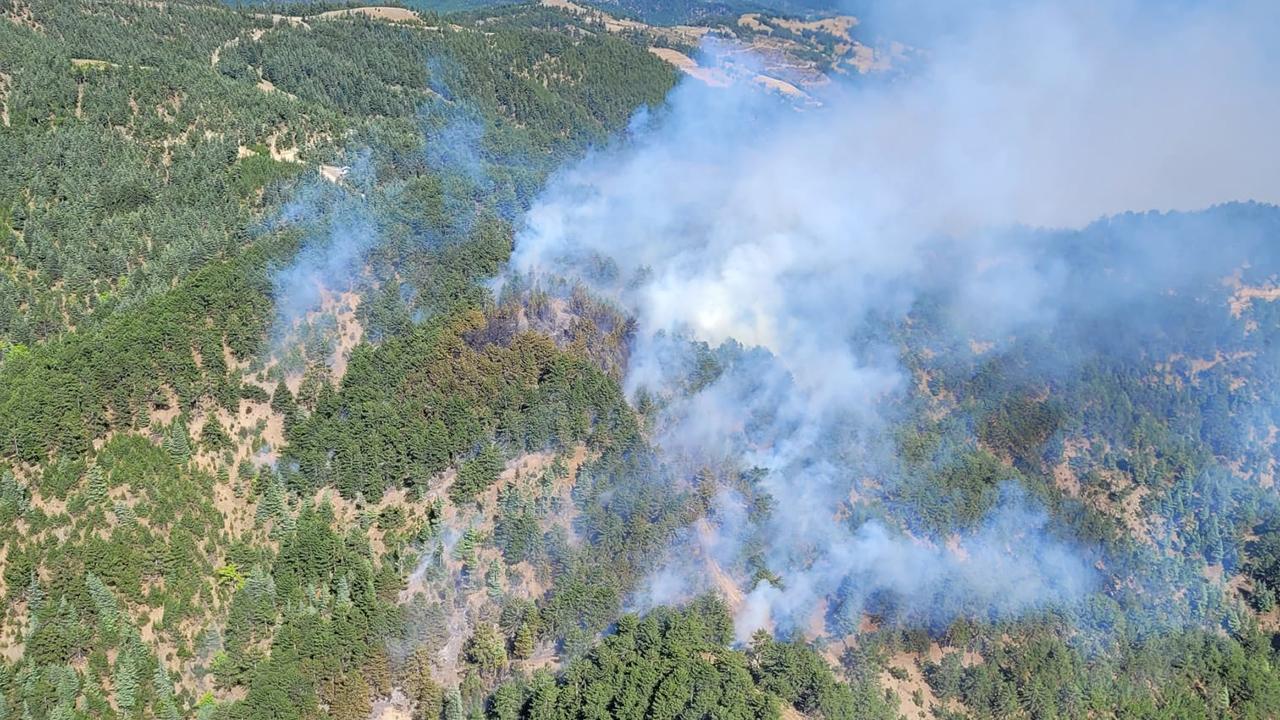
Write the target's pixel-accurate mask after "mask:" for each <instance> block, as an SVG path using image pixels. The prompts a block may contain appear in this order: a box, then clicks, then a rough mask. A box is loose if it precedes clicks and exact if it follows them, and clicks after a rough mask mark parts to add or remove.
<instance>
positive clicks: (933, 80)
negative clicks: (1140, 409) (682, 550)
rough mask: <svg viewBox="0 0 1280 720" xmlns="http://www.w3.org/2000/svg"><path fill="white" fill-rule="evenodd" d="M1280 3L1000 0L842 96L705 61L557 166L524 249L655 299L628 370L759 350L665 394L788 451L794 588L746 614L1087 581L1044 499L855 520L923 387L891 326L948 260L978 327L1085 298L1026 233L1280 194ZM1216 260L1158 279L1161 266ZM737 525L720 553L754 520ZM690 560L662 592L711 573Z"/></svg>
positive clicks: (786, 556)
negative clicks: (756, 86) (928, 535)
mask: <svg viewBox="0 0 1280 720" xmlns="http://www.w3.org/2000/svg"><path fill="white" fill-rule="evenodd" d="M910 7H913V8H918V9H921V10H924V11H928V10H931V8H925V7H922V6H919V5H911V6H910ZM893 19H899V18H892V19H886V21H885V22H884V23H883V24H882V26H881V27H883V28H885V30H884V31H885V32H892V31H893V28H894V27H895V25H894V23H893V22H891V21H890V20H893ZM935 19H936V18H935ZM1277 20H1280V10H1278V9H1277V8H1276V7H1275V6H1273V5H1269V4H1263V3H1227V4H1213V5H1209V4H1205V5H1198V4H1187V3H1182V4H1176V6H1175V7H1169V8H1164V7H1156V6H1155V5H1153V4H1149V3H1134V2H1128V3H1118V4H1116V3H1102V2H1090V1H1086V2H1066V1H1064V2H1038V3H1031V4H1017V5H1016V6H1000V7H997V6H995V5H986V6H980V7H978V8H975V10H974V14H973V16H971V17H968V18H966V19H965V21H963V22H956V23H946V22H931V23H925V24H921V25H919V27H924V28H927V32H925V33H924V34H923V35H922V36H917V37H913V38H912V40H913V41H914V42H917V43H920V42H924V43H928V44H927V45H925V46H924V49H925V51H926V52H925V60H924V61H923V62H922V65H921V66H920V67H918V68H914V69H913V70H912V71H911V72H910V73H909V74H908V75H907V76H905V77H901V78H898V79H896V80H894V81H892V82H885V83H874V82H866V83H863V84H853V85H850V84H840V83H837V84H836V86H835V87H834V88H833V89H831V90H830V92H828V93H826V94H825V95H824V97H823V98H822V100H823V103H824V105H823V107H822V108H820V109H817V110H805V111H797V110H796V109H794V108H792V107H791V106H789V105H787V104H785V103H783V102H780V101H778V100H777V98H772V97H769V96H767V95H764V94H761V93H759V92H754V91H752V90H750V89H745V88H742V87H733V88H728V89H725V88H708V87H706V86H704V85H701V84H699V83H697V82H694V81H690V80H688V79H686V81H685V82H684V83H683V84H682V85H681V86H680V87H679V88H677V90H676V91H675V92H674V93H673V94H672V96H671V98H670V101H669V106H668V107H667V108H665V109H664V110H663V111H662V112H660V113H654V114H653V117H651V118H650V119H649V120H648V121H647V123H646V124H644V125H643V126H642V127H638V128H636V129H634V131H633V136H632V137H631V138H630V139H629V142H627V143H624V144H623V145H622V146H621V147H619V148H613V149H610V150H608V151H603V152H601V153H599V154H597V155H595V156H593V157H590V158H588V159H587V160H585V161H584V162H582V163H580V164H577V165H575V166H574V167H572V168H570V169H568V170H566V171H564V172H562V173H561V174H560V175H559V176H558V177H557V179H556V180H555V181H553V182H552V184H551V185H550V186H549V188H548V189H547V190H546V191H545V192H544V194H543V196H542V198H541V200H540V201H539V202H538V203H536V204H535V206H534V207H533V209H532V210H531V211H530V213H529V214H528V217H527V222H526V226H525V228H524V229H523V231H522V232H521V233H520V234H519V236H518V238H517V242H516V250H515V254H514V257H513V260H512V268H513V270H514V271H515V272H518V273H525V274H529V275H535V276H536V275H540V274H546V275H558V276H565V277H572V278H576V279H578V280H581V281H583V282H586V283H587V284H589V285H591V286H592V287H594V288H595V289H596V290H597V291H598V292H601V293H606V294H609V295H611V296H612V297H614V298H615V299H616V300H617V301H618V302H619V303H621V304H622V305H623V306H624V307H626V308H628V309H629V310H630V311H631V312H633V313H634V314H635V316H636V317H637V319H638V333H637V338H636V341H635V347H634V348H633V353H632V358H631V364H630V369H629V375H628V378H627V383H628V388H629V390H631V391H635V390H637V389H638V388H658V389H661V388H663V387H667V386H669V385H670V384H671V383H672V382H673V380H674V379H675V378H676V377H678V376H679V375H680V374H681V373H683V372H685V371H686V370H687V368H688V366H689V364H690V363H691V362H692V360H691V359H690V358H689V357H688V356H687V355H684V354H683V353H684V350H683V349H682V348H684V347H686V345H685V344H684V341H686V340H695V341H702V342H705V343H707V344H709V345H710V346H712V347H715V346H722V345H723V344H725V343H729V344H734V343H736V344H740V345H741V346H743V348H744V350H743V351H742V352H740V353H738V354H737V356H736V357H738V360H737V361H735V362H734V363H733V366H732V367H730V368H728V369H726V370H725V372H724V373H723V374H722V375H720V377H719V379H717V380H716V381H714V382H712V383H711V384H709V385H708V386H706V387H704V388H701V389H700V390H699V391H698V392H696V393H694V394H693V395H692V396H691V397H689V398H687V399H681V400H677V401H676V402H675V403H674V404H673V405H671V406H669V407H668V408H667V409H666V412H665V413H664V418H663V425H662V428H661V430H660V433H659V437H658V441H659V443H660V445H661V446H662V448H663V449H664V450H666V451H668V452H669V453H671V454H672V455H673V456H681V457H693V458H699V457H703V458H709V459H710V458H714V459H723V458H726V457H730V458H734V459H735V461H736V463H737V465H738V466H739V467H742V468H750V467H759V468H762V469H764V470H765V471H767V473H766V474H765V476H764V480H763V481H762V483H761V484H762V487H763V489H764V490H765V491H767V492H768V493H769V494H770V495H771V496H772V497H773V498H774V501H775V503H776V508H775V511H774V512H773V514H772V519H771V520H769V521H768V522H769V523H771V524H770V526H769V527H768V529H767V531H766V532H765V533H764V536H765V537H766V538H767V539H768V548H767V555H768V561H769V564H770V567H771V568H773V569H774V570H776V571H778V572H779V573H780V574H781V575H782V582H781V583H780V585H779V586H775V585H774V584H771V583H760V584H758V585H756V586H755V588H754V590H752V591H751V592H750V594H749V595H748V596H747V597H746V599H745V601H744V603H743V604H742V611H741V612H740V615H739V623H740V630H743V631H746V632H749V631H750V630H751V629H754V628H755V627H762V626H765V625H768V624H783V625H789V626H791V627H795V626H798V625H800V624H802V623H804V622H806V618H807V617H808V616H809V615H810V614H811V613H813V612H814V610H815V609H816V608H817V607H818V605H819V603H821V602H822V601H824V600H825V601H828V602H831V601H833V600H839V601H840V602H844V603H846V604H848V603H849V602H850V601H852V603H853V604H852V605H851V606H849V607H850V611H851V612H856V611H857V610H859V609H860V608H861V606H862V605H863V604H865V603H866V602H869V601H870V599H871V598H872V597H873V596H874V595H876V594H877V593H885V592H888V593H895V594H897V595H898V596H900V597H902V598H905V600H906V601H907V602H911V598H918V599H919V600H918V601H919V602H932V601H936V600H937V598H938V597H939V596H946V597H945V598H944V602H941V603H939V604H940V605H941V606H951V605H954V606H971V605H972V604H973V603H977V604H979V605H981V606H983V607H984V608H985V610H986V611H987V612H989V613H992V614H994V615H996V616H1008V615H1011V614H1016V613H1020V612H1024V611H1028V610H1033V609H1035V608H1038V607H1041V606H1043V605H1044V604H1046V603H1050V602H1054V601H1059V600H1069V599H1070V598H1071V597H1073V596H1076V595H1078V594H1079V593H1081V592H1084V591H1085V590H1086V589H1087V588H1088V587H1089V585H1090V582H1091V580H1092V572H1091V569H1090V567H1089V565H1088V563H1087V562H1086V561H1085V560H1084V559H1083V557H1082V555H1081V554H1080V553H1078V552H1076V551H1074V550H1073V549H1072V548H1071V547H1069V546H1068V545H1065V544H1063V543H1062V542H1060V541H1058V540H1055V539H1053V533H1051V532H1049V531H1048V528H1046V526H1045V519H1044V516H1043V515H1042V514H1041V513H1040V512H1038V511H1037V510H1036V509H1035V508H1034V507H1032V506H1031V505H1030V504H1029V503H1028V502H1026V501H1024V500H1022V499H1018V498H1005V499H1003V500H1002V501H1001V502H1000V504H999V506H998V507H997V509H996V510H995V511H994V512H993V515H992V516H991V517H990V518H988V520H987V521H986V523H985V524H984V525H982V527H980V528H978V529H977V530H974V531H973V532H972V533H971V534H970V535H968V536H966V537H962V538H959V539H958V540H957V541H956V544H957V545H958V547H957V548H953V549H952V550H947V549H942V548H941V547H940V544H939V543H936V542H935V543H927V542H921V541H916V540H912V539H909V538H907V537H904V536H902V535H899V534H895V533H894V532H890V531H889V530H888V529H886V526H885V525H884V524H883V523H880V522H878V521H869V522H866V523H861V524H856V525H855V524H852V523H849V522H847V520H846V519H842V508H847V507H848V506H849V504H850V502H851V496H854V495H856V494H857V493H859V492H860V489H862V488H864V487H865V483H864V481H868V480H869V481H871V482H872V483H873V484H875V483H883V482H888V481H889V480H888V478H889V477H890V476H891V475H892V474H893V473H894V472H895V471H896V468H895V467H894V463H893V461H892V459H891V458H886V455H885V452H884V449H885V446H886V442H885V440H886V438H885V435H886V429H887V423H888V419H887V418H886V417H884V412H883V408H884V407H885V406H886V399H889V398H892V397H894V396H896V395H898V394H900V393H901V392H902V391H903V390H904V386H905V384H906V383H907V382H909V378H908V377H907V375H906V373H905V371H904V370H903V368H902V367H901V366H900V364H899V362H898V356H897V350H896V348H894V347H892V346H891V345H890V344H889V343H887V342H885V341H876V340H874V339H869V338H868V336H869V334H870V333H871V332H872V329H873V328H874V327H876V324H877V323H878V322H880V321H883V320H885V319H888V320H890V321H902V320H903V319H904V318H905V316H906V313H907V311H908V310H909V308H910V306H911V304H912V302H913V301H915V300H916V299H918V298H919V296H920V294H921V292H922V287H923V285H924V284H925V282H926V280H927V279H932V280H930V281H936V279H937V278H939V277H942V278H945V279H946V282H947V284H948V285H949V287H951V288H952V289H953V291H954V292H953V294H952V298H953V301H952V303H951V305H950V306H949V307H948V312H949V313H951V315H952V318H951V319H952V320H953V321H954V322H955V324H956V325H957V327H961V328H964V329H965V331H966V332H967V333H968V334H969V336H970V337H983V338H991V339H997V340H998V339H999V338H1001V337H1004V336H1005V335H1007V334H1008V333H1010V332H1013V331H1016V330H1018V329H1019V328H1022V327H1026V326H1029V325H1034V324H1037V323H1044V322H1048V321H1051V320H1052V318H1053V317H1054V315H1055V313H1056V312H1057V310H1058V308H1059V307H1060V306H1061V305H1062V304H1064V303H1070V302H1074V301H1076V299H1075V298H1071V297H1066V296H1065V291H1064V288H1065V285H1064V281H1063V278H1064V274H1065V271H1064V269H1063V267H1062V266H1061V265H1060V264H1059V263H1057V262H1055V261H1053V260H1052V259H1049V258H1046V257H1044V256H1043V255H1041V254H1040V253H1039V252H1037V250H1036V248H1034V247H1031V246H1029V245H1028V244H1027V243H1026V241H1025V240H1023V239H1020V238H1023V237H1024V236H1025V235H1026V234H1019V233H1016V232H1007V230H1009V229H1010V228H1015V227H1017V226H1024V225H1025V226H1041V227H1043V226H1049V227H1078V226H1081V225H1083V224H1085V223H1088V222H1090V221H1092V220H1095V219H1097V218H1099V217H1101V216H1105V215H1108V214H1111V213H1116V212H1122V211H1127V210H1134V209H1138V210H1147V209H1157V210H1170V209H1200V208H1204V207H1206V206H1209V205H1212V204H1215V203H1220V202H1224V201H1230V200H1246V199H1253V200H1259V201H1266V202H1275V201H1277V200H1280V140H1277V138H1276V135H1275V128H1277V127H1280V91H1277V86H1276V84H1275V82H1274V74H1273V72H1272V71H1274V70H1275V69H1276V67H1277V65H1278V64H1277V63H1276V62H1275V55H1276V50H1274V49H1273V44H1272V43H1271V39H1270V38H1269V37H1268V34H1267V33H1268V29H1270V28H1275V27H1280V22H1277ZM1144 257H1145V255H1144ZM1194 262H1195V260H1194V259H1184V260H1181V261H1175V262H1174V263H1167V262H1166V263H1163V264H1158V267H1157V266H1156V265H1153V266H1152V267H1151V268H1149V269H1150V270H1151V271H1152V273H1153V274H1155V275H1156V277H1151V278H1144V277H1143V272H1144V269H1147V268H1138V269H1136V270H1135V271H1134V274H1135V275H1136V276H1137V277H1138V278H1139V281H1141V282H1148V281H1149V282H1160V281H1161V280H1162V277H1163V276H1162V275H1160V273H1161V272H1164V271H1166V270H1169V269H1170V268H1171V267H1174V266H1177V267H1178V268H1180V269H1185V268H1186V267H1191V266H1194ZM1090 301H1091V302H1093V303H1102V304H1103V306H1104V307H1105V303H1106V299H1105V297H1104V298H1101V299H1100V298H1097V297H1095V298H1090ZM762 438H764V439H767V440H764V441H762ZM722 517H723V518H731V517H736V515H735V514H734V513H723V514H722ZM720 532H721V533H722V535H724V538H721V539H719V540H717V544H718V545H719V546H720V550H717V552H720V551H721V550H723V547H724V545H725V544H726V543H727V544H729V545H733V544H734V543H735V542H737V540H736V538H737V537H738V536H739V535H745V534H746V532H747V531H746V530H745V529H744V528H742V527H740V526H739V523H736V522H733V521H724V520H722V523H721V528H720ZM966 558H967V559H966ZM672 578H673V575H672V572H671V569H670V568H668V569H667V570H666V571H664V573H663V574H662V575H661V580H662V583H661V587H663V588H669V589H670V590H671V593H678V592H683V591H685V590H688V589H689V588H688V583H687V582H677V581H674V580H673V579H672ZM655 588H656V586H655ZM653 590H654V589H653V588H651V593H652V591H653ZM652 599H653V600H655V601H663V600H668V599H670V598H669V597H665V596H664V597H654V598H652Z"/></svg>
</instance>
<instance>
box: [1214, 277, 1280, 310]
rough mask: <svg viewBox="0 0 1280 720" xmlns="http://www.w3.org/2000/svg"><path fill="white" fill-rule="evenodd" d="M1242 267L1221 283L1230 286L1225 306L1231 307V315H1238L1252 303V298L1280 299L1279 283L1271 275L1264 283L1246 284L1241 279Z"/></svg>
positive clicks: (1269, 300)
mask: <svg viewBox="0 0 1280 720" xmlns="http://www.w3.org/2000/svg"><path fill="white" fill-rule="evenodd" d="M1243 274H1244V273H1243V269H1240V270H1236V271H1235V272H1234V273H1232V274H1231V275H1230V276H1229V277H1226V278H1224V279H1223V281H1222V284H1223V285H1226V286H1227V287H1229V288H1231V290H1232V293H1231V297H1230V298H1228V300H1227V306H1228V307H1229V308H1230V309H1231V316H1232V317H1236V318H1238V317H1240V316H1242V315H1243V314H1244V311H1245V310H1246V309H1248V307H1249V306H1250V305H1251V304H1253V301H1254V300H1261V301H1263V302H1275V301H1276V300H1280V284H1278V283H1277V282H1276V278H1275V277H1274V276H1273V277H1272V278H1271V280H1270V282H1269V283H1268V284H1266V285H1246V284H1244V280H1243Z"/></svg>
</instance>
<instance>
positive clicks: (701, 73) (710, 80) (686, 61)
mask: <svg viewBox="0 0 1280 720" xmlns="http://www.w3.org/2000/svg"><path fill="white" fill-rule="evenodd" d="M649 52H651V53H653V54H654V55H657V56H658V57H659V58H661V59H662V60H664V61H666V62H668V63H670V64H672V65H674V66H675V67H676V68H678V69H679V70H680V72H683V73H684V74H686V75H688V76H690V77H692V78H694V79H695V80H700V81H701V82H703V83H706V84H707V85H710V86H711V87H728V86H729V85H730V80H729V76H728V75H727V74H725V72H724V71H723V70H721V69H719V68H710V67H702V66H700V65H698V63H697V61H695V60H694V59H693V58H691V57H689V56H688V55H685V54H684V53H682V52H680V51H679V50H672V49H671V48H659V47H651V48H649Z"/></svg>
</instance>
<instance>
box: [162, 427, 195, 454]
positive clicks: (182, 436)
mask: <svg viewBox="0 0 1280 720" xmlns="http://www.w3.org/2000/svg"><path fill="white" fill-rule="evenodd" d="M164 449H165V451H166V452H168V453H169V457H171V458H173V461H174V462H175V463H177V464H179V465H182V464H184V463H186V462H187V461H188V460H190V459H191V440H190V438H189V437H188V436H187V426H186V425H183V424H182V423H181V422H175V423H173V425H170V426H169V432H168V433H167V434H166V435H165V439H164Z"/></svg>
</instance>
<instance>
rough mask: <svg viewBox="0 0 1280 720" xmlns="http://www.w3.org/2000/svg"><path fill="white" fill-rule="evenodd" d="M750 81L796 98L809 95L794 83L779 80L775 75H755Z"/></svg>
mask: <svg viewBox="0 0 1280 720" xmlns="http://www.w3.org/2000/svg"><path fill="white" fill-rule="evenodd" d="M752 81H754V82H755V83H757V84H759V85H763V86H764V87H766V88H768V89H770V90H773V91H776V92H780V93H782V94H783V95H790V96H792V97H797V98H808V97H809V95H808V93H806V92H805V91H803V90H801V89H800V88H798V87H796V86H795V85H792V84H791V83H789V82H787V81H786V80H779V79H778V78H776V77H769V76H768V75H756V76H755V77H754V78H752Z"/></svg>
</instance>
